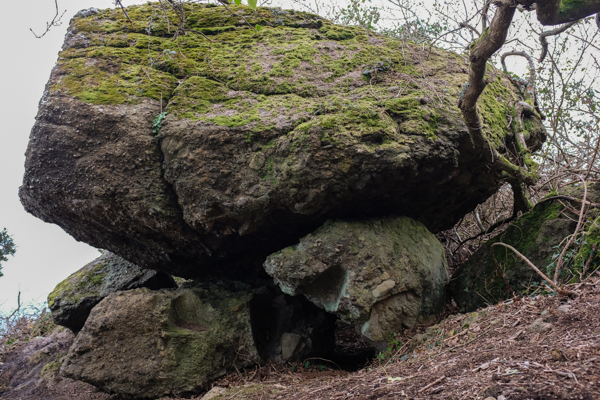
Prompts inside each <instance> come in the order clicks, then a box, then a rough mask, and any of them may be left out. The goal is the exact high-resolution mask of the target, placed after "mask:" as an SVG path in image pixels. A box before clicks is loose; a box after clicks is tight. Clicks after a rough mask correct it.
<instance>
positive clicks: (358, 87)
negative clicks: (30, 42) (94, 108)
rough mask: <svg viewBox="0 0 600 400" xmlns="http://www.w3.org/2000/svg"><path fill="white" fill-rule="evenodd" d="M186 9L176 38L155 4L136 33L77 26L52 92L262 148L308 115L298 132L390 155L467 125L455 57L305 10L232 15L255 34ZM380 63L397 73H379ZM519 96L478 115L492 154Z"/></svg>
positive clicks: (135, 10) (139, 12)
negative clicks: (136, 108) (350, 138)
mask: <svg viewBox="0 0 600 400" xmlns="http://www.w3.org/2000/svg"><path fill="white" fill-rule="evenodd" d="M184 7H185V10H186V13H187V21H186V29H188V31H187V34H186V35H180V36H178V37H177V38H176V39H174V29H175V22H176V21H177V18H176V17H175V15H174V14H171V13H166V14H165V13H164V11H163V10H162V9H161V7H160V5H159V4H158V3H148V4H146V5H140V6H132V7H129V8H128V14H129V17H130V18H131V20H132V21H133V25H131V24H130V23H129V21H128V19H127V18H126V17H125V16H124V15H123V13H122V12H121V11H120V10H103V11H101V12H100V13H99V14H96V15H94V16H91V17H87V18H77V19H75V20H73V21H72V27H71V29H72V30H71V32H72V33H73V35H74V36H75V39H73V44H72V45H71V48H68V49H67V50H65V51H63V52H61V54H60V58H59V63H58V65H59V68H60V70H61V76H60V79H58V80H56V81H55V83H54V85H53V86H52V90H54V91H56V90H62V91H64V92H66V93H67V94H68V95H70V96H73V97H75V98H78V99H80V100H82V101H85V102H88V103H93V104H121V103H136V102H139V101H141V100H142V99H144V98H151V99H154V100H159V101H163V102H164V103H165V104H168V106H167V108H166V110H167V111H168V113H169V114H170V115H171V118H172V117H176V118H187V119H191V120H197V121H204V122H206V123H210V124H215V125H220V126H225V127H228V128H244V129H246V130H247V131H248V136H247V137H248V141H259V142H260V143H262V144H266V143H268V141H269V140H271V139H272V136H271V135H270V134H269V132H271V131H274V130H275V129H276V127H275V126H273V125H272V123H271V124H269V123H266V122H263V120H264V119H263V118H261V115H266V114H270V115H282V114H294V113H298V112H302V113H304V115H305V117H304V118H299V119H297V120H296V122H295V124H296V126H295V128H296V129H295V130H296V131H297V132H302V131H307V130H308V129H310V128H311V127H313V126H317V127H320V128H321V129H323V132H324V134H323V140H325V141H329V142H331V143H335V142H336V141H340V140H343V137H344V136H347V135H356V134H359V135H361V136H364V137H365V138H367V140H366V141H367V142H369V141H371V142H375V144H377V145H383V146H397V145H398V142H399V141H400V142H401V141H402V139H398V137H397V136H396V135H391V134H390V133H393V132H399V133H400V134H402V135H409V136H411V135H422V136H425V137H427V138H430V139H435V138H436V137H437V135H438V134H439V132H440V129H441V128H442V127H443V126H444V125H446V124H447V123H448V122H449V121H448V118H449V119H451V120H454V121H458V120H460V112H459V111H458V109H457V108H456V107H455V104H456V97H457V95H458V91H459V86H460V85H461V84H463V83H464V81H466V76H462V75H461V73H462V72H460V67H459V66H460V65H461V64H464V62H463V61H462V59H461V58H460V57H459V56H457V55H454V54H450V53H446V52H443V51H441V50H438V49H430V50H429V49H428V51H427V53H425V52H424V51H423V50H422V49H421V50H419V49H420V48H419V47H417V46H414V45H412V44H410V43H405V42H401V41H399V40H395V39H390V38H386V37H380V36H374V35H373V34H372V33H368V32H366V31H364V30H362V29H360V28H357V27H342V26H336V25H333V24H331V23H330V22H328V21H326V20H323V19H322V18H320V17H317V16H314V15H311V14H306V13H302V12H297V11H282V10H278V9H270V8H259V9H258V10H257V11H256V12H252V11H251V10H250V9H249V8H248V7H244V6H231V8H232V10H233V11H234V12H235V13H237V14H238V15H244V16H245V18H246V19H247V20H248V22H249V24H247V23H246V22H245V21H244V20H242V19H240V18H239V17H236V16H234V15H232V14H230V13H228V12H226V11H225V10H224V9H223V8H221V7H217V6H214V5H192V4H187V5H185V6H184ZM165 15H167V16H168V20H167V18H165ZM255 24H259V25H261V26H262V27H263V28H262V29H261V30H260V32H256V31H255V30H254V29H253V26H254V25H255ZM194 31H196V32H194ZM197 32H202V33H203V34H204V35H206V37H204V36H202V35H199V34H198V33H197ZM77 38H78V39H77ZM78 43H79V44H78ZM419 51H420V52H421V53H419ZM381 63H385V64H386V65H388V66H389V68H386V71H383V72H372V71H374V69H373V66H374V65H378V64H381ZM446 71H449V72H450V73H447V72H446ZM363 72H369V73H363ZM433 75H435V79H430V78H429V76H433ZM423 98H426V99H428V100H427V104H423V103H422V102H421V101H420V99H423ZM514 98H516V94H515V91H514V88H511V84H510V83H509V81H508V80H507V79H505V78H503V77H502V75H501V74H497V75H494V76H493V79H491V83H490V85H488V88H487V89H486V90H485V91H484V93H483V95H482V98H481V102H480V104H479V107H480V112H481V113H482V115H483V116H484V122H485V129H486V131H487V132H486V133H487V135H488V137H489V138H490V142H491V143H492V144H493V145H494V146H496V147H498V146H500V145H501V144H502V139H503V138H504V137H505V136H506V132H507V129H506V126H507V110H506V107H507V106H506V104H509V103H510V102H511V100H513V99H514ZM448 110H450V112H448ZM400 144H401V143H400Z"/></svg>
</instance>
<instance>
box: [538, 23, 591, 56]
mask: <svg viewBox="0 0 600 400" xmlns="http://www.w3.org/2000/svg"><path fill="white" fill-rule="evenodd" d="M578 22H579V21H573V22H569V23H567V24H564V25H563V26H559V27H558V28H556V29H552V30H551V31H544V32H542V33H540V44H541V45H542V54H540V58H539V59H538V62H539V63H541V62H543V61H544V59H545V58H546V55H547V54H548V41H547V40H546V38H547V37H548V36H554V35H558V34H560V33H563V32H564V31H566V30H567V29H569V28H570V27H572V26H573V25H575V24H576V23H578ZM599 28H600V27H599Z"/></svg>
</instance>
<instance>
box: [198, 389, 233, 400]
mask: <svg viewBox="0 0 600 400" xmlns="http://www.w3.org/2000/svg"><path fill="white" fill-rule="evenodd" d="M225 393H227V390H226V389H225V388H222V387H219V386H215V387H214V388H212V389H210V390H209V391H208V392H207V393H206V394H205V395H204V396H202V398H201V399H200V400H210V399H212V398H214V397H217V396H223V395H225Z"/></svg>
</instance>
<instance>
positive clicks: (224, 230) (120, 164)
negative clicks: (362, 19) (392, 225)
mask: <svg viewBox="0 0 600 400" xmlns="http://www.w3.org/2000/svg"><path fill="white" fill-rule="evenodd" d="M156 7H158V6H157V5H152V4H150V5H144V6H135V7H131V8H129V9H128V13H129V16H130V17H131V19H132V20H133V21H134V24H133V26H131V25H130V24H129V22H128V21H127V19H126V18H125V17H124V16H123V15H122V13H121V12H120V11H118V10H105V11H100V12H98V13H95V14H94V13H91V14H92V15H89V16H87V17H85V18H76V19H74V20H73V21H72V23H71V26H70V28H69V33H68V34H67V38H66V41H65V47H64V50H63V51H62V52H61V53H60V57H59V62H58V64H57V66H56V67H55V69H54V70H53V72H52V75H51V78H50V81H49V83H48V85H47V90H46V93H45V95H44V98H43V99H42V101H41V103H40V110H39V113H38V116H37V122H36V124H35V126H34V128H33V131H32V134H31V139H30V144H29V149H28V151H27V161H26V173H25V177H24V182H23V186H22V188H21V192H20V196H21V200H22V202H23V204H24V205H25V207H26V209H27V210H28V211H29V212H31V213H32V214H34V215H36V216H38V217H39V218H42V219H43V220H45V221H47V222H52V223H56V224H58V225H60V226H61V227H62V228H63V229H65V230H66V231H67V232H68V233H70V234H71V235H72V236H74V237H75V238H77V239H78V240H81V241H85V242H87V243H90V244H91V245H93V246H96V247H99V248H106V249H109V250H110V251H112V252H114V253H116V254H119V255H120V256H122V257H124V258H125V259H127V260H130V261H134V262H135V263H136V264H138V265H140V266H141V267H144V268H153V269H156V270H162V271H165V272H167V273H171V274H174V275H177V276H183V277H201V276H204V275H208V274H212V275H214V274H218V273H230V274H234V275H235V276H236V277H237V278H240V277H241V274H243V273H245V272H248V273H249V274H250V275H252V274H259V275H260V274H261V273H263V272H262V269H261V264H262V262H263V261H264V258H265V257H266V256H267V255H268V254H271V253H273V252H275V251H278V250H280V249H282V248H284V247H286V246H289V245H292V244H294V243H297V240H298V239H299V238H300V237H302V236H304V235H306V234H307V233H309V232H311V231H312V230H314V229H316V228H317V227H318V226H320V225H322V224H323V223H324V222H325V221H326V220H327V219H330V218H340V217H350V216H351V217H373V216H381V215H386V214H401V215H407V216H410V217H412V218H415V219H416V220H418V221H421V222H422V223H424V224H425V225H426V226H427V227H428V228H429V229H430V230H433V231H436V230H440V229H443V228H447V227H449V226H451V225H452V224H453V223H454V222H456V221H457V220H458V219H459V218H460V217H461V216H462V215H464V214H465V213H466V212H468V211H470V210H471V209H473V208H474V207H475V205H476V204H478V203H480V202H482V201H483V200H485V199H486V198H487V197H488V196H489V195H491V194H492V193H493V192H494V191H495V190H497V186H498V182H497V179H496V176H495V175H494V174H493V173H491V172H490V170H489V169H487V168H484V167H483V165H484V161H483V160H482V159H481V157H480V155H479V154H473V153H472V152H470V150H469V149H470V146H469V139H468V135H467V131H466V129H465V126H464V123H463V122H462V119H461V117H460V113H459V110H458V109H457V108H456V107H455V104H456V100H457V97H458V95H459V92H460V87H459V86H460V85H462V84H463V83H464V82H465V81H466V70H465V69H464V67H463V64H464V62H463V60H462V59H461V58H460V57H459V56H457V55H454V54H450V53H447V52H443V51H441V50H437V49H432V50H431V52H430V53H429V51H430V49H427V57H425V56H424V55H422V54H419V51H420V50H419V49H420V47H418V46H412V45H410V44H407V43H402V42H399V41H396V40H392V39H388V38H384V37H377V36H373V35H367V34H366V33H365V32H364V31H362V30H360V29H358V28H352V27H339V26H335V25H332V24H331V23H329V22H328V21H325V20H322V19H321V18H319V17H316V16H313V15H309V14H305V13H300V12H293V11H279V10H272V9H267V8H261V9H259V11H258V12H257V13H254V12H250V10H249V9H248V8H244V7H237V6H233V7H234V8H235V10H236V13H238V14H243V15H245V16H246V19H247V20H248V21H249V22H250V24H255V23H259V24H260V25H262V26H263V27H264V28H263V29H262V30H261V31H260V33H258V34H257V33H256V32H255V31H254V30H253V29H250V27H249V26H248V25H246V23H245V22H244V21H243V20H240V19H238V18H237V17H233V16H231V15H229V14H227V13H224V12H223V11H222V9H221V8H218V7H213V6H212V5H209V6H201V5H189V8H188V9H187V12H188V16H187V27H188V28H190V29H195V30H197V31H200V32H203V33H205V34H206V35H209V36H211V37H212V38H213V39H214V40H213V41H210V42H209V41H207V40H206V39H205V38H204V37H202V36H200V35H197V34H194V33H192V32H190V33H189V34H187V35H185V36H182V37H180V38H179V39H178V40H179V41H178V42H177V44H176V43H175V42H174V41H173V40H171V37H172V34H173V32H170V33H169V31H168V27H167V24H166V23H165V22H164V21H162V20H159V19H156V18H155V19H153V22H152V26H153V28H152V31H151V32H150V34H149V33H148V32H147V31H146V29H147V26H148V23H149V21H150V19H151V18H153V17H152V15H153V12H154V11H155V9H156ZM88 14H89V13H88ZM124 26H127V28H123V27H124ZM378 69H379V71H378ZM489 78H490V84H489V85H488V86H487V88H486V91H485V92H484V94H483V97H482V101H481V104H480V106H481V113H482V115H483V116H484V119H485V122H486V124H485V130H486V134H487V136H488V138H489V141H490V144H491V145H493V146H496V147H498V148H500V149H501V148H502V146H503V142H504V141H506V140H511V139H510V137H507V132H506V128H505V127H506V125H507V123H506V122H507V115H510V112H509V111H508V110H505V105H506V104H510V103H511V101H513V100H514V99H516V98H517V97H518V93H517V91H516V89H515V88H514V87H513V86H512V84H511V83H510V82H509V81H508V80H507V79H505V78H503V77H502V76H501V75H499V74H498V75H494V76H492V75H490V77H489ZM163 111H166V112H167V115H166V119H164V121H162V118H163V117H164V114H161V112H163ZM153 121H155V125H154V127H153ZM161 121H162V128H160V125H161ZM525 126H526V127H527V129H528V131H529V133H530V135H529V138H530V139H529V140H530V142H529V145H530V147H531V148H533V149H536V148H537V147H539V145H540V144H541V142H542V141H543V140H544V132H543V128H542V127H541V125H540V123H539V121H537V119H536V118H534V117H528V118H527V119H526V121H525ZM244 271H245V272H244ZM245 279H250V278H249V277H247V278H245Z"/></svg>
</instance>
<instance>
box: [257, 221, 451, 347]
mask: <svg viewBox="0 0 600 400" xmlns="http://www.w3.org/2000/svg"><path fill="white" fill-rule="evenodd" d="M265 269H266V271H267V273H268V274H269V275H271V276H272V277H273V278H274V279H275V282H277V283H278V284H279V286H280V287H281V289H282V290H283V292H284V293H287V294H290V295H294V296H295V295H300V294H302V295H304V296H306V298H308V299H309V300H310V301H312V302H313V303H315V304H316V305H318V306H319V307H321V308H323V309H325V310H327V311H328V312H330V313H333V314H335V315H337V316H338V317H339V318H340V319H342V321H344V322H346V323H350V324H353V325H357V326H358V327H359V328H360V330H361V332H362V334H363V335H364V336H366V337H367V338H368V339H370V340H372V341H374V342H387V340H388V339H389V336H390V335H391V334H393V333H394V332H398V331H401V330H403V329H407V328H412V327H413V326H414V325H415V324H416V323H417V322H419V321H421V322H423V321H426V320H427V319H430V318H435V317H436V316H437V315H439V313H440V312H441V311H442V308H443V305H444V300H445V290H444V288H445V285H446V283H447V281H448V277H449V276H448V266H447V263H446V257H445V252H444V248H443V247H442V245H441V244H440V242H439V241H438V240H437V238H436V237H435V236H434V235H433V234H432V233H431V232H429V231H428V230H427V228H425V226H424V225H423V224H421V223H419V222H416V221H414V220H412V219H410V218H407V217H398V218H388V219H382V220H380V219H377V220H367V221H360V222H357V221H329V222H327V223H326V224H325V225H324V226H323V227H321V228H319V229H318V230H316V231H315V232H313V233H311V234H309V235H307V236H305V237H303V238H302V239H301V240H300V243H299V244H297V245H295V246H291V247H288V248H285V249H283V250H281V251H279V252H277V253H275V254H273V255H271V256H269V257H268V258H267V261H266V262H265Z"/></svg>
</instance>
